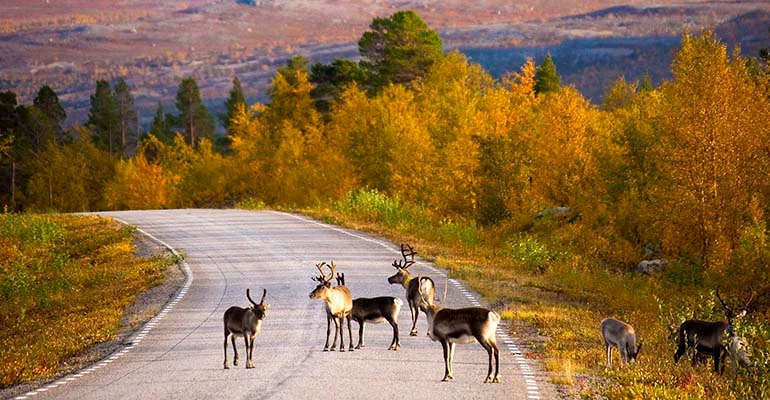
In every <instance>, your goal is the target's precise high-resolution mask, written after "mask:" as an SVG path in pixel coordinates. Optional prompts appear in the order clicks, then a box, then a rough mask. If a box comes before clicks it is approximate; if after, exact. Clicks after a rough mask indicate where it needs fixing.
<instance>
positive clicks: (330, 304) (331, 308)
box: [310, 261, 353, 352]
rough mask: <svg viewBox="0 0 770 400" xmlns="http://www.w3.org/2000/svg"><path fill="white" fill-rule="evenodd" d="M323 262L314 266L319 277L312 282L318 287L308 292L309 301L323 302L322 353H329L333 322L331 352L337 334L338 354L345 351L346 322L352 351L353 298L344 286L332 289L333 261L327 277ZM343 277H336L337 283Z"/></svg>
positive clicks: (333, 348)
mask: <svg viewBox="0 0 770 400" xmlns="http://www.w3.org/2000/svg"><path fill="white" fill-rule="evenodd" d="M325 265H326V263H325V262H322V263H320V264H316V268H318V271H319V272H320V273H321V275H319V276H316V277H313V278H312V279H313V280H314V281H317V282H318V286H316V288H315V289H313V291H312V292H310V298H311V299H317V300H323V301H324V302H325V305H326V344H324V351H329V350H330V348H329V335H330V334H331V324H332V321H333V322H334V342H333V343H332V347H331V351H334V350H335V348H336V347H337V333H339V336H340V352H343V351H345V343H344V336H343V332H344V325H343V321H344V320H347V321H348V334H349V336H350V349H349V350H350V351H353V331H352V330H351V328H350V319H351V311H352V310H353V296H352V295H351V294H350V290H348V288H347V287H346V286H344V285H338V286H335V287H332V285H331V280H332V278H334V269H335V268H336V266H335V265H334V261H332V262H331V265H329V269H330V270H331V272H330V273H329V275H328V276H327V275H326V274H325V273H324V271H323V267H324V266H325ZM344 280H345V278H344V275H339V276H338V277H337V283H338V284H339V283H341V282H344Z"/></svg>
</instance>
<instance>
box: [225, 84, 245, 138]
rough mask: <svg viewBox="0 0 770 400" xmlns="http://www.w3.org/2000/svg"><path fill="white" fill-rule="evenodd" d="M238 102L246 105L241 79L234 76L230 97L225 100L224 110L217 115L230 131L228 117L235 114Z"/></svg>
mask: <svg viewBox="0 0 770 400" xmlns="http://www.w3.org/2000/svg"><path fill="white" fill-rule="evenodd" d="M239 104H243V105H246V96H245V95H244V94H243V86H241V80H240V79H238V77H237V76H236V77H235V78H233V88H232V89H230V97H228V99H227V101H225V112H224V114H221V115H220V116H219V118H220V121H221V122H222V126H224V127H225V130H226V131H227V132H228V134H229V133H230V119H231V118H232V117H233V115H234V114H235V110H236V109H237V107H238V105H239Z"/></svg>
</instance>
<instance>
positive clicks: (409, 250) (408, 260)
mask: <svg viewBox="0 0 770 400" xmlns="http://www.w3.org/2000/svg"><path fill="white" fill-rule="evenodd" d="M415 254H417V252H416V251H414V248H413V247H412V246H410V245H408V244H406V243H401V257H403V258H404V261H403V262H402V261H400V260H397V261H393V266H394V267H396V268H403V269H407V268H409V267H410V266H411V265H412V264H414V255H415Z"/></svg>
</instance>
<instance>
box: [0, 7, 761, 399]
mask: <svg viewBox="0 0 770 400" xmlns="http://www.w3.org/2000/svg"><path fill="white" fill-rule="evenodd" d="M358 46H359V53H360V56H361V61H360V62H354V61H350V60H341V59H339V60H336V61H334V62H333V63H330V64H311V63H310V61H309V60H308V59H307V58H304V57H302V56H297V57H295V58H292V59H291V60H290V61H289V62H288V63H287V64H286V65H285V66H284V67H282V68H280V69H279V70H278V72H277V73H276V74H275V76H274V77H273V80H272V85H271V88H270V91H269V93H268V95H269V99H270V100H269V102H267V103H266V104H247V103H246V101H245V98H244V96H243V88H242V87H241V84H240V82H239V81H238V79H237V77H236V78H234V79H233V89H232V91H231V92H230V98H229V99H228V101H227V104H226V107H225V108H226V110H227V113H226V114H224V115H212V114H211V113H210V112H209V111H208V110H207V109H206V107H205V105H204V102H203V99H201V94H200V92H199V90H198V86H197V82H196V81H195V80H194V79H193V78H192V77H188V78H185V79H183V80H182V81H181V82H180V85H179V89H178V92H177V96H176V102H175V106H176V113H175V114H174V113H170V112H167V110H165V109H164V108H163V106H162V105H160V104H159V106H158V109H157V113H156V115H155V118H154V121H153V124H152V127H151V128H150V130H149V132H148V133H147V134H145V135H142V136H141V137H139V131H140V129H139V126H138V121H137V116H136V111H135V110H134V108H133V97H132V95H131V89H130V88H129V87H128V85H127V84H126V83H125V82H124V81H122V80H117V81H115V82H107V81H98V82H96V88H95V91H94V94H93V95H92V96H91V98H90V102H91V109H90V112H89V117H88V121H84V123H82V124H77V125H75V126H73V127H71V128H69V129H64V128H63V127H62V123H63V121H64V119H65V118H66V113H65V112H64V109H63V108H62V107H61V105H60V104H59V102H58V98H57V95H56V93H54V92H53V91H52V90H51V89H50V88H49V87H48V86H43V87H42V88H41V89H40V91H39V93H38V95H37V96H36V98H35V100H34V102H33V104H17V100H16V95H15V94H14V93H13V92H11V91H7V92H3V93H0V168H2V170H1V172H0V178H1V179H0V203H2V204H3V207H4V210H5V212H7V213H11V212H22V211H23V212H80V211H96V210H122V209H163V208H179V207H232V206H247V207H258V208H261V207H265V208H281V209H292V210H304V209H325V208H334V207H336V209H338V210H339V209H341V207H342V206H341V205H345V204H348V205H349V204H351V203H355V202H356V201H358V200H359V199H361V198H366V197H373V198H378V199H385V200H383V201H389V202H393V203H394V204H397V205H398V206H399V207H406V208H409V209H412V210H419V214H420V216H421V218H426V219H427V220H428V221H430V222H431V223H434V224H436V225H437V226H455V225H462V226H469V227H472V228H473V229H474V230H475V231H482V232H486V233H487V236H495V237H497V238H498V239H497V242H498V244H499V247H500V248H504V249H505V251H506V253H505V255H506V256H509V257H511V258H514V259H517V260H519V261H517V263H518V264H519V265H520V266H521V268H523V269H524V270H525V271H526V272H527V273H530V274H533V275H542V274H549V273H556V272H561V273H562V275H560V276H561V278H560V279H561V280H560V285H565V286H570V287H572V289H570V290H568V293H569V294H570V295H572V296H574V298H576V299H582V300H591V301H594V300H595V301H597V302H598V304H600V306H598V307H599V308H600V309H603V310H606V311H617V308H618V307H620V305H618V304H613V303H612V301H611V300H610V299H609V297H610V296H609V295H608V294H595V293H594V294H590V293H586V292H589V291H590V290H591V289H590V288H588V287H586V288H583V289H576V288H577V287H578V286H579V285H577V284H574V282H573V283H570V282H568V279H576V280H577V279H578V278H577V276H573V275H570V274H572V273H590V274H594V275H596V276H601V277H606V276H618V275H617V274H620V276H626V275H623V274H633V272H632V271H633V270H634V268H635V267H636V266H637V265H638V263H639V262H640V261H642V260H665V266H666V272H665V275H664V279H662V283H660V285H664V286H666V287H676V288H687V289H677V290H684V291H685V292H688V293H689V291H690V289H692V288H696V289H698V290H700V293H706V296H709V293H711V292H710V290H713V289H714V288H716V287H717V286H721V290H722V292H723V293H726V294H727V295H728V296H730V297H731V298H733V299H734V300H735V301H736V303H741V304H743V303H744V302H746V301H749V300H750V305H749V307H750V308H749V310H748V311H749V315H750V316H751V318H753V319H749V320H747V321H748V322H747V323H746V324H745V327H744V328H742V329H743V332H744V333H745V332H748V331H751V332H753V333H754V336H753V337H754V342H753V343H752V344H753V345H754V347H755V356H757V358H761V356H762V355H765V356H766V355H767V354H768V352H769V351H770V350H769V349H768V346H767V340H768V339H770V325H768V323H767V318H766V316H767V313H768V306H770V295H769V294H768V293H770V277H769V276H768V268H767V265H768V262H770V243H768V241H769V239H768V222H770V126H769V125H768V124H767V116H768V115H770V70H769V69H768V61H770V58H769V57H768V52H767V51H766V50H765V51H763V52H762V53H761V54H758V55H757V56H756V57H741V56H739V55H737V53H732V52H728V45H727V44H725V43H723V42H721V41H720V40H719V38H717V37H716V36H715V35H714V34H713V33H712V32H710V31H704V32H697V33H694V32H685V33H684V34H683V37H682V44H681V47H680V48H679V50H678V51H677V53H676V55H675V58H674V62H673V63H672V65H671V75H672V76H673V78H672V79H671V80H670V81H665V82H662V83H660V84H659V85H657V86H656V85H653V84H652V83H651V82H650V81H649V80H648V79H642V80H641V81H638V82H637V81H626V80H625V79H624V78H622V77H620V78H619V79H618V80H617V81H616V82H615V83H614V84H613V85H611V89H610V90H608V91H607V93H606V94H605V96H604V97H603V99H602V101H601V104H598V105H597V104H592V103H591V102H590V101H589V100H587V99H586V98H585V97H584V96H583V95H582V94H581V93H580V92H578V91H577V90H576V89H575V88H573V87H570V86H564V85H562V84H561V82H560V78H559V74H558V71H557V70H556V68H555V66H554V63H553V61H552V60H551V58H550V56H549V57H547V58H546V59H545V60H544V61H543V62H542V63H541V64H540V65H536V64H535V62H534V61H532V60H529V61H528V62H526V63H525V64H524V65H522V66H520V67H519V68H518V70H517V71H515V72H511V73H508V74H505V75H504V76H502V77H501V78H500V79H494V78H493V77H492V76H491V75H490V74H489V73H488V72H487V71H485V70H484V69H483V68H482V67H480V66H479V65H478V64H474V63H471V62H469V61H468V59H467V58H466V57H465V56H463V55H462V54H460V53H458V52H451V53H444V51H443V47H442V41H441V38H440V36H439V35H438V33H436V31H434V30H432V29H430V27H428V26H427V25H426V24H425V23H424V22H423V21H422V20H421V19H420V17H419V16H418V15H417V14H416V13H414V12H409V11H404V12H398V13H396V14H393V15H392V16H390V17H387V18H376V19H374V20H373V22H372V24H371V26H370V29H369V30H368V31H366V32H364V33H363V35H362V37H361V39H360V41H359V42H358ZM217 119H218V120H219V121H221V123H222V125H223V126H224V128H225V134H224V135H219V134H217V132H216V126H217V124H216V122H217ZM471 242H473V240H471ZM471 244H473V243H471ZM557 270H558V271H557ZM596 279H597V281H598V280H600V279H603V278H596ZM629 279H630V281H631V282H637V281H636V279H637V275H634V277H633V278H629ZM633 284H634V285H636V284H637V283H633ZM649 293H653V291H650V292H648V294H649ZM653 297H654V296H653V295H651V294H650V297H649V298H650V299H652V298H653ZM711 297H713V296H711ZM696 300H697V299H695V300H694V301H691V302H689V303H688V301H685V300H682V301H680V302H657V303H656V302H655V301H651V303H650V304H651V305H648V307H653V308H655V309H656V312H658V311H659V314H657V315H661V316H662V315H672V314H673V315H676V316H679V315H690V316H691V315H692V313H694V312H696V311H698V310H701V311H702V310H704V309H705V308H707V307H705V306H702V305H698V304H696V303H697V301H696ZM701 300H702V299H701ZM629 301H630V300H629ZM709 301H710V302H709V303H708V304H710V305H712V306H713V305H714V300H709ZM620 304H623V303H620ZM698 307H701V308H700V309H699V308H698ZM712 308H713V307H712ZM708 312H710V313H713V310H711V309H709V311H708ZM714 315H718V314H714ZM762 316H764V318H762ZM762 320H764V322H761V321H762ZM666 354H667V355H666V357H670V355H668V353H666ZM650 357H652V356H650ZM766 359H767V358H766V357H765V361H763V362H764V364H763V365H760V366H759V367H758V368H760V370H759V372H756V374H758V375H754V377H755V378H753V379H754V380H752V381H751V382H753V383H752V388H751V389H746V388H744V389H743V390H749V392H745V393H752V394H757V393H765V394H767V393H768V390H770V382H767V380H766V378H761V376H763V373H762V371H764V376H767V374H766V373H767V371H768V365H767V361H766ZM667 361H668V362H669V363H670V360H667ZM762 368H764V369H762ZM682 379H686V378H682ZM674 385H675V386H676V385H679V386H680V387H681V386H682V385H685V384H684V383H681V382H679V383H674ZM650 390H652V389H650ZM698 390H705V393H709V394H713V392H710V391H709V389H703V388H702V387H701V388H700V389H693V392H692V395H693V396H694V397H697V396H698V395H700V394H703V393H704V392H699V391H698ZM715 390H716V389H715ZM756 390H759V391H760V392H757V391H756ZM655 393H658V394H660V392H655V391H651V392H647V395H653V396H654V394H655ZM615 394H617V393H615ZM624 396H627V397H634V396H631V395H629V394H628V393H624Z"/></svg>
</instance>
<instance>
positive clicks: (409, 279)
mask: <svg viewBox="0 0 770 400" xmlns="http://www.w3.org/2000/svg"><path fill="white" fill-rule="evenodd" d="M412 279H414V277H413V276H412V275H408V276H407V277H406V279H404V283H402V285H404V289H407V288H408V287H409V282H411V281H412Z"/></svg>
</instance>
